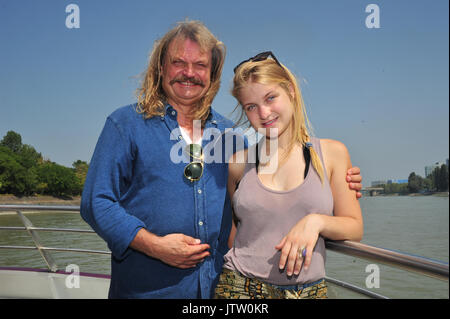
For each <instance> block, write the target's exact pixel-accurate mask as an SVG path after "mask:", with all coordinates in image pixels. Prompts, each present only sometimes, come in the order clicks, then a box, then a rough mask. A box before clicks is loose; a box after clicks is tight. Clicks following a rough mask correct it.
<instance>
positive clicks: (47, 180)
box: [38, 162, 81, 196]
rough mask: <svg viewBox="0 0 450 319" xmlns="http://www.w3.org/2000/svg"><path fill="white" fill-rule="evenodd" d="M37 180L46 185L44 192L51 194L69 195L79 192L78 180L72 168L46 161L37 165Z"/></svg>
mask: <svg viewBox="0 0 450 319" xmlns="http://www.w3.org/2000/svg"><path fill="white" fill-rule="evenodd" d="M38 175H39V182H40V183H41V185H46V189H45V193H47V194H49V195H53V196H71V195H78V194H79V193H80V189H81V186H80V182H79V181H78V178H77V177H76V176H75V172H74V171H73V169H71V168H68V167H64V166H62V165H58V164H56V163H52V162H46V163H43V164H42V165H39V169H38Z"/></svg>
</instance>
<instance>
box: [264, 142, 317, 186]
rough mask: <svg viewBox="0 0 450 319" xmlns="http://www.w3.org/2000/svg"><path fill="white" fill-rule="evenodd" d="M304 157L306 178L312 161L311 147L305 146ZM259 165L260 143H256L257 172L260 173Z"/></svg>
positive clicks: (304, 176)
mask: <svg viewBox="0 0 450 319" xmlns="http://www.w3.org/2000/svg"><path fill="white" fill-rule="evenodd" d="M303 157H304V158H305V173H304V174H303V178H306V175H308V170H309V163H311V152H310V150H309V147H306V146H303ZM258 166H259V152H258V144H256V173H258Z"/></svg>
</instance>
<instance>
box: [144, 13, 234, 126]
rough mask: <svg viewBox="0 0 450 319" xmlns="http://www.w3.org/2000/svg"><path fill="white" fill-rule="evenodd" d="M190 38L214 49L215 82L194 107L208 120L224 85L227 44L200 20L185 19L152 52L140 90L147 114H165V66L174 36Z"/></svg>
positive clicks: (195, 114)
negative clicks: (213, 102)
mask: <svg viewBox="0 0 450 319" xmlns="http://www.w3.org/2000/svg"><path fill="white" fill-rule="evenodd" d="M179 39H181V40H184V39H189V40H192V41H195V42H196V43H198V44H199V46H200V48H202V50H204V51H205V52H211V84H210V87H209V89H208V91H207V92H206V94H205V95H204V96H203V97H202V98H201V99H200V100H199V102H198V104H197V107H196V108H195V109H193V114H192V115H193V118H194V119H198V120H201V121H202V124H204V123H205V121H206V119H207V117H208V115H209V112H210V106H211V104H212V101H213V99H214V97H215V96H216V94H217V92H218V91H219V88H220V77H221V74H222V68H223V64H224V61H225V45H224V44H223V43H222V42H221V41H219V40H218V39H217V38H216V37H215V36H214V35H213V34H212V33H211V32H210V31H209V30H208V28H206V27H205V25H204V24H203V23H201V22H200V21H190V20H186V21H182V22H179V23H177V25H176V26H175V27H174V28H173V29H171V30H170V31H169V32H167V33H166V34H165V35H164V36H163V37H162V38H161V39H159V40H158V41H156V42H155V45H154V47H153V50H152V52H151V54H150V59H149V64H148V68H147V71H146V74H145V76H144V78H143V80H142V85H141V87H140V88H139V89H138V90H137V100H138V104H137V111H138V112H139V113H145V118H151V117H153V116H156V115H163V114H164V106H165V104H166V103H167V96H166V93H165V92H164V90H163V87H162V77H161V70H162V66H163V65H164V59H165V57H166V53H167V50H168V47H169V45H170V43H171V42H172V41H174V40H179Z"/></svg>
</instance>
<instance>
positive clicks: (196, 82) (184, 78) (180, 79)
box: [170, 75, 205, 87]
mask: <svg viewBox="0 0 450 319" xmlns="http://www.w3.org/2000/svg"><path fill="white" fill-rule="evenodd" d="M176 82H190V83H192V84H194V85H200V86H202V87H204V86H205V85H204V84H203V81H202V80H201V79H199V78H196V77H188V76H185V75H180V76H178V77H176V78H175V79H173V80H172V81H170V85H172V84H174V83H176Z"/></svg>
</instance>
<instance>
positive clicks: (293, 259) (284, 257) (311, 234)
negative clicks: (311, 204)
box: [275, 214, 321, 276]
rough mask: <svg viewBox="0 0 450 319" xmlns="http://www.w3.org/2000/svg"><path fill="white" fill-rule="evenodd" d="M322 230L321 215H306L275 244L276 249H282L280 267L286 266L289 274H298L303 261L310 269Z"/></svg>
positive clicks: (306, 267)
mask: <svg viewBox="0 0 450 319" xmlns="http://www.w3.org/2000/svg"><path fill="white" fill-rule="evenodd" d="M320 230H321V218H320V215H319V214H309V215H306V216H305V217H303V218H302V219H301V220H300V221H299V222H298V223H297V224H296V225H295V226H294V227H292V229H291V230H290V231H289V233H288V234H287V235H286V236H284V237H283V239H282V240H281V242H280V243H279V244H278V245H276V246H275V249H278V250H281V257H280V264H279V267H280V269H284V268H285V267H286V273H287V275H288V276H292V274H294V275H298V274H299V273H300V269H301V267H302V264H303V262H304V267H305V270H306V269H308V267H309V265H310V264H311V258H312V252H313V250H314V247H315V246H316V242H317V239H318V238H319V234H320ZM304 248H306V255H305V256H304V257H303V256H302V250H303V249H304Z"/></svg>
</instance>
